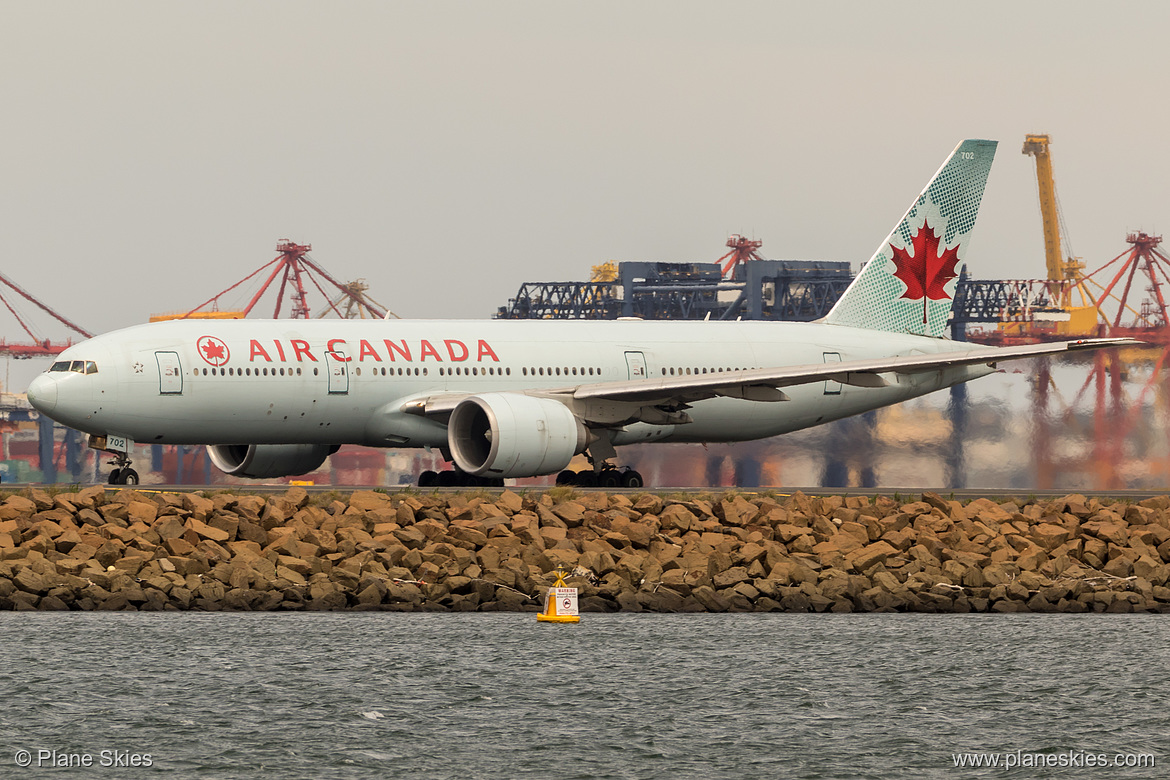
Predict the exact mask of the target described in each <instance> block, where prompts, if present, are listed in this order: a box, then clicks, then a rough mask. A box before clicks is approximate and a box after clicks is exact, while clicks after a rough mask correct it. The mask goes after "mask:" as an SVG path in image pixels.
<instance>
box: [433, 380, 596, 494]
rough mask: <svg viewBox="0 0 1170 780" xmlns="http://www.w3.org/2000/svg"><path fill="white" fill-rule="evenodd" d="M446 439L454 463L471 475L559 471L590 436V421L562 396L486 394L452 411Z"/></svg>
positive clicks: (533, 473) (475, 396)
mask: <svg viewBox="0 0 1170 780" xmlns="http://www.w3.org/2000/svg"><path fill="white" fill-rule="evenodd" d="M447 443H448V445H449V446H450V448H451V456H452V457H453V458H454V460H455V465H457V466H458V467H459V468H460V469H462V470H463V471H465V472H467V473H468V474H475V475H481V476H488V477H533V476H537V475H539V474H552V473H553V472H555V471H560V470H561V469H563V468H564V467H565V466H567V465H569V461H570V460H572V458H573V456H574V455H576V454H577V453H579V452H583V451H584V450H585V447H586V445H587V444H588V443H589V440H588V434H587V432H586V430H585V426H584V425H583V424H582V423H581V421H580V420H578V419H577V417H576V416H575V415H574V414H573V413H572V412H571V411H569V409H568V407H566V406H565V405H564V404H562V403H560V402H559V401H553V400H551V399H548V398H534V397H532V396H529V395H521V394H520V393H483V394H481V395H473V396H471V397H469V398H465V399H464V400H462V401H460V402H459V405H458V406H456V407H455V410H454V411H452V412H451V420H450V422H449V423H448V424H447Z"/></svg>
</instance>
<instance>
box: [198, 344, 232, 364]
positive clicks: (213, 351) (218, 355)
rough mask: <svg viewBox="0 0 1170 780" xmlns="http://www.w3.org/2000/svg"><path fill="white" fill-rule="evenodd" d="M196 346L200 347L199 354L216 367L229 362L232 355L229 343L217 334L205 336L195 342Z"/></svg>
mask: <svg viewBox="0 0 1170 780" xmlns="http://www.w3.org/2000/svg"><path fill="white" fill-rule="evenodd" d="M195 346H196V347H198V349H199V356H200V357H202V358H203V359H204V360H205V361H207V363H208V364H209V365H213V366H215V367H216V368H218V367H220V366H222V365H224V364H225V363H227V362H228V358H229V357H231V353H230V352H229V351H228V345H227V344H224V343H223V342H222V341H220V340H219V339H217V338H216V337H215V336H204V337H202V338H201V339H199V341H197V342H196V343H195Z"/></svg>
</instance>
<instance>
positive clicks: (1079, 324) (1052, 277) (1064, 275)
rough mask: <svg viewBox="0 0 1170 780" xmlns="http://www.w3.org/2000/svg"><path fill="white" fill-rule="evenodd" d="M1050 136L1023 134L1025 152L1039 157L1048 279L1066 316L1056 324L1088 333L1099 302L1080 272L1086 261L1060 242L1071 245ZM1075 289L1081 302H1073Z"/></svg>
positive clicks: (1093, 327) (1063, 329)
mask: <svg viewBox="0 0 1170 780" xmlns="http://www.w3.org/2000/svg"><path fill="white" fill-rule="evenodd" d="M1050 142H1051V139H1050V138H1049V137H1048V136H1047V135H1041V134H1029V135H1026V136H1024V148H1023V150H1022V152H1023V154H1026V155H1030V156H1032V157H1034V158H1036V184H1037V187H1038V188H1039V192H1040V216H1041V219H1042V221H1043V223H1044V259H1045V262H1046V264H1047V266H1048V280H1049V281H1050V282H1055V283H1056V284H1053V285H1051V292H1052V300H1053V302H1054V303H1055V304H1056V305H1057V306H1058V307H1059V308H1060V309H1061V310H1062V312H1063V314H1066V315H1067V317H1061V321H1059V322H1058V323H1057V332H1058V333H1060V334H1061V335H1069V336H1079V335H1088V334H1092V333H1094V332H1095V331H1096V327H1097V305H1096V302H1095V301H1094V300H1093V297H1092V296H1091V295H1089V293H1088V292H1087V291H1086V290H1085V286H1084V279H1083V277H1082V274H1081V271H1083V270H1084V268H1085V264H1084V263H1082V262H1080V261H1079V260H1078V259H1077V258H1075V257H1073V256H1072V255H1069V256H1068V257H1067V258H1066V257H1065V256H1064V252H1063V250H1062V246H1061V242H1062V239H1063V243H1064V246H1065V247H1068V246H1069V241H1068V231H1067V229H1065V227H1064V219H1063V217H1062V216H1061V213H1060V204H1059V202H1058V201H1057V199H1056V179H1055V178H1054V177H1053V175H1052V155H1051V153H1050V152H1049V151H1048V145H1049V143H1050ZM1074 290H1076V292H1077V293H1078V296H1077V297H1078V298H1079V302H1078V303H1079V305H1074V304H1073V291H1074Z"/></svg>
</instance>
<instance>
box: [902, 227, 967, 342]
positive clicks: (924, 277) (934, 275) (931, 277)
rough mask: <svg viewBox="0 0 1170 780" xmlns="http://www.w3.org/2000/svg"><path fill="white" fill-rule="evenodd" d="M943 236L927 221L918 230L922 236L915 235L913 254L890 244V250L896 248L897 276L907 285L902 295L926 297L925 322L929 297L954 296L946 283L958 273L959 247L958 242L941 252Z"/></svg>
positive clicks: (923, 316)
mask: <svg viewBox="0 0 1170 780" xmlns="http://www.w3.org/2000/svg"><path fill="white" fill-rule="evenodd" d="M940 238H941V237H940V236H939V235H938V234H936V233H935V232H934V228H932V227H931V226H930V225H928V224H927V223H926V221H925V220H924V221H923V222H922V227H921V228H919V229H918V235H916V236H915V237H914V242H913V246H914V255H913V256H911V255H910V254H909V253H908V252H907V251H906V250H905V249H898V248H897V247H896V246H894V245H893V244H890V249H892V250H893V251H894V257H893V260H894V265H895V266H897V270H895V271H894V276H896V277H898V278H899V279H901V280H902V283H903V284H905V285H906V292H904V293H902V297H903V298H908V299H909V300H912V301H917V300H918V299H920V298H921V299H922V321H923V322H926V300H927V299H928V298H929V299H930V300H934V301H941V300H943V299H945V298H950V297H951V296H950V294H949V293H947V291H946V284H947V282H949V281H950V280H952V279H954V278H955V277H956V276H958V274H957V273H956V272H955V266H956V265H957V264H958V262H959V247H958V245H956V246H953V247H951V248H950V249H947V248H946V247H943V251H942V254H939V251H938V250H939V243H940V242H939V239H940Z"/></svg>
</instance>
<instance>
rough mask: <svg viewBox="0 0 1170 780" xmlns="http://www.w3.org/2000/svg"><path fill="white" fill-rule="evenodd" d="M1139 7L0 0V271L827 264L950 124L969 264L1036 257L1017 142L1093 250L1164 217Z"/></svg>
mask: <svg viewBox="0 0 1170 780" xmlns="http://www.w3.org/2000/svg"><path fill="white" fill-rule="evenodd" d="M1168 8H1170V5H1168V4H1166V3H1161V2H1135V3H1110V4H1105V3H1088V2H1079V3H1077V2H1053V3H1046V2H1029V3H1019V2H979V3H937V2H921V3H918V2H915V3H909V2H905V3H895V2H882V3H872V2H866V3H809V2H799V3H788V2H718V3H715V2H702V3H700V2H679V1H678V0H670V1H669V2H630V1H629V0H622V1H621V2H589V3H567V2H548V1H547V0H541V1H539V2H523V1H521V2H435V1H434V0H431V1H429V2H418V3H398V2H345V3H325V2H303V1H299V0H279V2H238V0H233V2H199V3H159V2H154V1H152V2H119V1H117V0H113V1H110V2H101V3H94V2H24V1H22V2H11V1H10V0H0V10H2V14H3V18H2V20H0V22H2V23H0V101H2V103H0V111H2V116H3V136H2V137H3V143H4V154H3V156H2V158H0V159H2V162H0V247H2V251H3V257H4V262H3V263H2V265H0V270H2V272H3V273H4V274H6V275H8V276H9V277H10V278H12V279H13V280H15V281H16V282H17V283H18V284H20V285H22V286H24V287H25V288H26V289H28V290H29V291H31V292H33V293H34V294H35V295H37V296H40V297H41V298H43V299H45V300H46V301H48V302H49V303H50V304H52V305H53V306H55V307H57V308H59V309H60V310H61V311H62V312H63V313H65V314H66V315H67V316H68V317H70V318H72V319H74V320H75V321H77V322H78V323H80V324H81V325H83V326H84V327H86V328H89V329H90V330H93V331H95V332H97V331H104V330H109V329H112V328H116V327H121V326H125V325H131V324H135V323H139V322H143V321H145V320H146V319H147V317H148V316H149V315H150V314H151V313H152V312H157V311H168V310H177V309H185V308H190V307H192V306H194V305H196V304H198V303H200V302H201V301H203V300H205V299H206V298H209V297H211V296H212V295H213V294H215V293H216V292H218V291H219V290H221V289H223V288H226V287H228V286H229V285H230V284H232V283H233V282H235V281H236V280H238V279H239V278H241V277H243V276H244V275H245V274H247V273H249V272H251V271H253V270H254V269H256V268H257V267H258V266H260V265H261V264H262V263H264V262H266V261H268V260H271V259H272V258H273V256H274V255H275V252H274V247H275V244H276V241H277V239H279V238H284V237H288V238H291V239H294V240H296V241H301V242H307V243H311V244H312V245H313V257H314V258H315V259H316V260H317V261H319V262H320V263H322V264H323V265H325V266H326V267H327V268H328V269H330V270H331V271H332V272H333V273H334V274H335V275H336V276H338V277H339V278H342V279H347V280H348V279H355V278H359V277H361V278H365V279H366V280H368V282H369V284H370V286H371V293H372V295H373V297H374V298H376V299H377V300H379V301H381V302H382V303H384V304H386V305H387V306H389V307H390V308H391V309H392V310H394V311H395V312H397V313H398V314H400V315H402V316H406V317H489V316H491V314H492V313H493V312H494V310H495V309H496V307H497V306H500V305H503V304H505V303H506V302H507V299H508V298H509V297H511V296H513V295H514V294H515V292H516V290H517V288H518V286H519V285H520V283H521V282H523V281H526V280H534V281H535V280H572V279H586V278H588V275H589V270H590V266H592V265H594V264H597V263H600V262H602V261H605V260H617V261H621V260H669V261H713V260H715V259H716V258H718V257H719V256H720V255H721V254H722V253H723V252H724V251H725V249H724V242H725V241H726V239H727V236H728V235H729V234H730V233H735V232H740V233H745V234H748V235H751V236H755V237H757V238H759V239H762V240H763V242H764V246H763V253H764V254H765V255H766V256H768V257H774V258H805V259H825V260H847V261H850V262H851V263H853V264H854V267H855V268H856V266H857V265H858V264H859V263H861V262H862V261H864V260H866V259H868V258H869V256H870V255H871V254H872V253H873V251H874V250H875V249H876V248H877V246H878V243H879V242H880V241H881V240H882V239H883V238H884V237H885V235H886V233H887V232H888V230H889V229H890V228H891V227H892V225H893V224H894V222H895V221H896V220H897V219H898V218H900V216H901V215H902V213H903V211H904V210H905V208H906V207H907V206H908V205H909V203H910V200H911V199H912V198H913V196H914V195H916V194H917V192H918V191H919V190H920V189H921V187H922V186H923V185H924V184H925V183H926V181H927V179H928V178H929V176H930V175H931V174H932V173H933V172H934V171H935V170H936V169H937V168H938V166H939V165H940V164H941V162H942V161H943V159H944V157H945V156H946V155H947V154H948V153H949V152H950V150H951V149H952V148H953V147H954V146H955V144H956V143H957V142H958V141H959V140H960V139H962V138H966V137H982V138H993V139H998V140H999V141H1000V148H999V154H998V158H997V161H996V163H995V166H994V167H993V169H992V173H991V179H990V181H989V184H988V189H987V192H986V195H985V198H984V205H983V211H982V214H981V217H980V220H979V225H978V227H977V228H976V232H975V238H974V241H973V243H972V246H971V250H970V253H969V256H968V259H969V260H970V261H971V263H972V271H973V273H974V275H975V276H977V277H984V278H986V277H995V276H998V277H1010V278H1019V277H1041V276H1043V275H1044V273H1045V267H1044V257H1043V244H1042V236H1041V227H1040V217H1039V210H1038V205H1037V197H1036V184H1035V174H1034V168H1033V162H1032V159H1031V158H1028V157H1024V156H1022V155H1021V154H1020V147H1021V144H1022V141H1023V137H1024V135H1025V134H1026V133H1029V132H1047V133H1050V134H1052V137H1053V144H1052V153H1053V159H1054V165H1055V170H1056V177H1057V186H1058V189H1059V193H1060V199H1061V203H1062V205H1063V209H1064V214H1065V217H1066V221H1067V224H1068V226H1069V230H1070V233H1071V237H1072V241H1073V248H1074V250H1075V251H1076V253H1077V254H1078V255H1080V256H1082V257H1083V258H1084V259H1085V262H1086V263H1087V264H1088V266H1089V267H1090V268H1093V267H1096V266H1098V265H1100V264H1102V263H1104V262H1105V261H1106V260H1108V259H1109V258H1112V257H1113V256H1114V255H1116V254H1118V253H1119V252H1121V251H1122V250H1123V249H1124V248H1125V243H1124V239H1125V234H1126V232H1127V231H1128V230H1131V229H1134V228H1142V229H1145V230H1147V231H1157V230H1161V229H1163V228H1164V227H1165V226H1168V225H1170V194H1168V191H1167V182H1170V155H1167V150H1166V142H1165V130H1166V127H1167V126H1170V123H1168V122H1167V119H1168V113H1170V108H1168V103H1167V99H1168V95H1167V89H1166V83H1167V76H1168V75H1170V66H1168V57H1167V54H1166V51H1165V47H1164V46H1163V45H1162V41H1163V40H1164V38H1165V35H1164V33H1165V31H1166V30H1167V29H1168V28H1170V10H1168ZM227 303H231V301H228V302H227ZM235 303H236V304H242V303H243V301H242V300H238V301H236V302H235ZM24 308H25V309H27V307H24ZM33 319H34V320H36V321H37V322H38V324H39V325H40V330H41V331H43V333H44V335H46V336H53V337H57V336H59V335H63V334H62V331H61V330H60V329H59V328H54V327H52V326H51V324H50V323H49V321H47V320H45V318H43V317H41V318H36V317H34V318H33ZM0 323H3V325H0V336H3V337H5V338H8V339H16V340H20V339H21V338H22V336H21V333H20V331H19V327H18V325H17V324H16V322H15V321H14V320H12V319H11V317H10V315H8V313H7V312H5V311H2V310H0ZM14 389H19V388H14Z"/></svg>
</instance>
